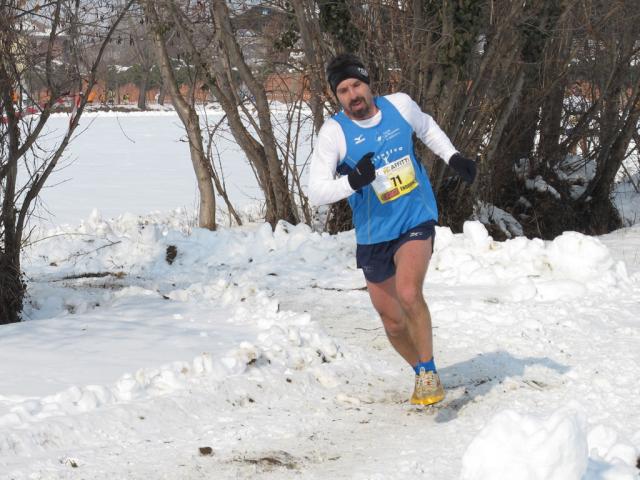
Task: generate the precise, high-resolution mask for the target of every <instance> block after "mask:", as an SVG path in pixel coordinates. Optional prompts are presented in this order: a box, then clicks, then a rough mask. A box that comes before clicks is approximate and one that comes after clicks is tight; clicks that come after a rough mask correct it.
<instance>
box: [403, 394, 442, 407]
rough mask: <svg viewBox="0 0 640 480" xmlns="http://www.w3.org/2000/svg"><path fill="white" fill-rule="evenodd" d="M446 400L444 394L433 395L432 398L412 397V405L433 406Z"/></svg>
mask: <svg viewBox="0 0 640 480" xmlns="http://www.w3.org/2000/svg"><path fill="white" fill-rule="evenodd" d="M442 400H444V393H442V394H438V395H432V396H430V397H424V398H416V397H413V396H412V397H411V400H410V402H411V405H433V404H434V403H438V402H441V401H442Z"/></svg>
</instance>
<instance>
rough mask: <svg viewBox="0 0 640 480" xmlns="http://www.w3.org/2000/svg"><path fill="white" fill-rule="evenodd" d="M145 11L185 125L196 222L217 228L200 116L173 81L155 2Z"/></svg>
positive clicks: (166, 82) (165, 78) (165, 77)
mask: <svg viewBox="0 0 640 480" xmlns="http://www.w3.org/2000/svg"><path fill="white" fill-rule="evenodd" d="M144 8H145V12H146V14H147V15H148V17H149V21H150V23H151V26H152V28H153V32H152V36H153V43H154V46H155V50H156V55H157V57H158V63H159V64H160V72H161V75H162V78H163V82H162V83H163V85H166V86H167V87H168V88H169V91H170V92H171V100H172V102H173V105H174V107H175V109H176V112H177V113H178V116H179V117H180V121H181V122H182V124H183V125H184V128H185V130H186V132H187V138H188V140H189V152H190V154H191V163H192V165H193V170H194V172H195V174H196V179H197V183H198V191H199V193H200V206H199V209H198V225H199V226H200V227H201V228H206V229H209V230H215V229H216V198H215V192H214V190H213V182H212V180H211V171H210V166H209V162H208V161H207V158H206V156H205V153H204V147H203V142H202V131H201V129H200V119H199V117H198V114H197V113H196V110H195V108H194V107H193V105H192V104H190V103H187V102H186V101H185V99H184V98H183V97H182V95H181V94H180V89H179V87H178V83H177V81H176V78H175V75H174V72H173V68H172V66H171V62H170V59H169V53H168V52H167V46H166V44H165V40H164V37H163V35H162V30H163V25H162V23H161V20H160V18H159V16H158V12H157V10H156V5H155V2H152V1H146V2H145V3H144Z"/></svg>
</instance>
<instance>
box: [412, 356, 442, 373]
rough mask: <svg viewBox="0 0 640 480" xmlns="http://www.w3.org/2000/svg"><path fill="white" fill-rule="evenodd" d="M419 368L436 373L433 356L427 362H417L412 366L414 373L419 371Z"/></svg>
mask: <svg viewBox="0 0 640 480" xmlns="http://www.w3.org/2000/svg"><path fill="white" fill-rule="evenodd" d="M420 369H424V371H425V372H433V373H438V371H437V370H436V364H435V361H434V359H433V357H432V358H431V360H429V361H428V362H418V364H417V365H415V366H414V367H413V370H414V371H415V372H416V375H418V374H419V373H420Z"/></svg>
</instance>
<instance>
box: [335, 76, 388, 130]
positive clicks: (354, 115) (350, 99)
mask: <svg viewBox="0 0 640 480" xmlns="http://www.w3.org/2000/svg"><path fill="white" fill-rule="evenodd" d="M336 96H337V97H338V101H339V102H340V105H342V108H343V109H344V113H346V115H347V117H349V118H351V119H354V120H365V119H367V118H371V117H373V116H374V115H375V114H376V113H378V108H377V107H376V104H375V103H374V101H373V94H372V93H371V89H370V88H369V85H367V84H366V83H364V82H363V81H362V80H358V79H357V78H347V79H345V80H343V81H341V82H340V83H339V84H338V86H337V88H336Z"/></svg>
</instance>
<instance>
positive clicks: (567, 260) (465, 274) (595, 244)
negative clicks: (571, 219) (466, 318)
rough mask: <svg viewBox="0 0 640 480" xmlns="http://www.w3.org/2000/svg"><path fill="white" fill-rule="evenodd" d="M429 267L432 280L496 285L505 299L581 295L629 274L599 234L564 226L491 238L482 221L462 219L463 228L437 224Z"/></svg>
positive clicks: (619, 284)
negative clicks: (551, 233) (551, 235)
mask: <svg viewBox="0 0 640 480" xmlns="http://www.w3.org/2000/svg"><path fill="white" fill-rule="evenodd" d="M430 273H431V274H430V276H429V277H428V280H430V281H432V282H444V283H447V284H450V285H452V284H462V285H500V286H501V288H497V289H496V294H499V295H500V296H501V299H502V300H506V301H523V300H529V299H536V300H542V301H552V300H557V299H560V298H566V297H580V296H583V295H585V294H587V293H588V292H591V291H601V290H603V289H604V290H606V289H608V288H612V287H624V286H625V285H626V284H627V283H628V280H629V279H628V275H627V272H626V268H625V266H624V264H623V263H622V262H615V261H614V260H613V259H612V257H611V254H610V252H609V250H608V249H607V247H606V246H605V245H603V244H602V242H600V240H598V239H597V238H594V237H589V236H586V235H582V234H580V233H576V232H565V233H564V234H562V235H560V236H559V237H557V238H556V239H554V240H553V241H543V240H540V239H533V240H529V239H527V238H525V237H517V238H514V239H511V240H507V241H505V242H495V241H493V239H492V238H491V237H490V236H489V233H488V232H487V230H486V228H485V227H484V225H482V223H480V222H465V224H464V228H463V233H461V234H453V233H452V232H451V230H450V229H449V228H438V229H437V233H436V243H435V252H434V255H433V259H432V262H431V266H430ZM503 287H504V288H503Z"/></svg>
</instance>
